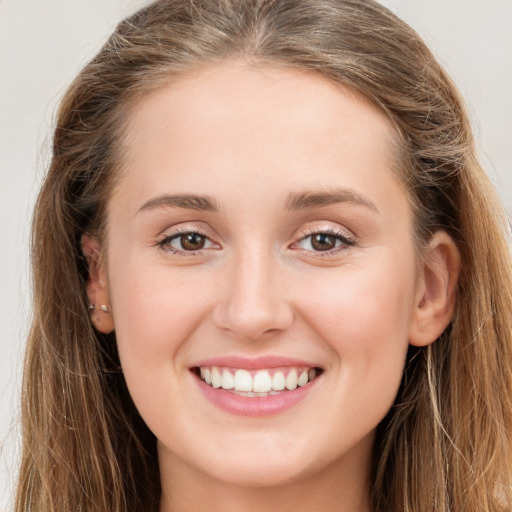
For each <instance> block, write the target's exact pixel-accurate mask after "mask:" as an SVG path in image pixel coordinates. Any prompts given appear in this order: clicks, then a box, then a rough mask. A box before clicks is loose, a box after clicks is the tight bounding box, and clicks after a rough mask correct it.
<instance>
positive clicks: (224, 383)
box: [199, 366, 316, 393]
mask: <svg viewBox="0 0 512 512" xmlns="http://www.w3.org/2000/svg"><path fill="white" fill-rule="evenodd" d="M199 370H200V374H201V378H202V379H203V380H204V381H205V382H206V383H207V384H209V385H210V386H212V387H214V388H223V389H233V390H235V391H242V392H251V391H252V392H255V393H268V392H270V391H282V390H284V389H285V388H286V389H287V390H290V391H291V390H294V389H296V388H297V386H305V385H306V384H307V383H308V382H309V381H311V380H313V379H314V378H315V376H316V371H315V369H314V368H295V367H292V368H286V369H272V370H257V371H255V372H250V371H248V370H243V369H234V368H233V369H228V368H222V367H217V366H212V367H209V366H208V367H206V366H205V367H203V366H202V367H200V369H199Z"/></svg>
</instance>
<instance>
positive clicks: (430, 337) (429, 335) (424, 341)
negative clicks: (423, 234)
mask: <svg viewBox="0 0 512 512" xmlns="http://www.w3.org/2000/svg"><path fill="white" fill-rule="evenodd" d="M460 264H461V263H460V253H459V250H458V249H457V246H456V245H455V242H454V241H453V239H452V238H451V237H450V236H449V235H448V234H447V233H445V232H444V231H438V232H437V233H436V234H435V235H434V237H433V238H432V240H431V242H430V243H429V245H428V248H427V249H426V250H425V253H424V257H423V262H422V268H421V274H420V276H419V280H418V287H417V292H416V298H415V304H414V308H415V309H414V312H413V317H412V322H411V329H410V333H409V342H410V343H411V345H415V346H418V347H422V346H426V345H429V344H431V343H433V342H434V341H435V340H436V339H437V338H438V337H439V336H440V335H441V334H442V333H443V331H444V330H445V329H446V327H448V324H449V323H450V322H451V320H452V318H453V311H454V309H455V287H456V285H457V279H458V277H459V272H460Z"/></svg>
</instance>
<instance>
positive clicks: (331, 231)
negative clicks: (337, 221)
mask: <svg viewBox="0 0 512 512" xmlns="http://www.w3.org/2000/svg"><path fill="white" fill-rule="evenodd" d="M318 234H327V235H332V236H334V237H336V238H338V239H339V240H341V242H342V243H341V244H340V246H338V247H334V248H333V249H330V250H326V251H314V250H309V249H301V248H299V247H297V246H298V244H299V243H301V242H303V241H304V240H305V239H306V238H308V237H310V236H313V235H318ZM295 239H296V241H295V242H293V243H292V244H291V245H290V246H289V247H290V248H291V249H294V250H301V251H304V252H306V253H312V254H314V255H315V257H329V256H333V255H336V254H337V253H338V252H340V251H343V250H346V249H347V248H349V247H352V246H354V245H356V243H357V240H356V237H355V236H354V234H352V233H351V232H350V231H349V230H347V229H345V228H342V227H341V226H339V225H326V224H325V223H323V224H319V225H317V226H316V225H313V226H311V225H310V226H306V227H304V228H301V229H300V230H299V231H298V232H297V234H296V235H295Z"/></svg>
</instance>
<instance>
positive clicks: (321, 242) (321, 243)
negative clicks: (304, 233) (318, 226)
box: [311, 233, 336, 251]
mask: <svg viewBox="0 0 512 512" xmlns="http://www.w3.org/2000/svg"><path fill="white" fill-rule="evenodd" d="M311 247H313V249H314V250H315V251H330V250H331V249H334V248H335V247H336V237H335V236H333V235H329V234H327V233H317V234H315V235H312V236H311Z"/></svg>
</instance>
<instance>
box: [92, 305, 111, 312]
mask: <svg viewBox="0 0 512 512" xmlns="http://www.w3.org/2000/svg"><path fill="white" fill-rule="evenodd" d="M88 309H89V311H94V310H95V309H96V306H95V305H94V304H89V307H88ZM100 309H101V310H102V311H103V312H104V313H108V312H109V309H108V308H107V306H105V304H102V305H101V306H100Z"/></svg>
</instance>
